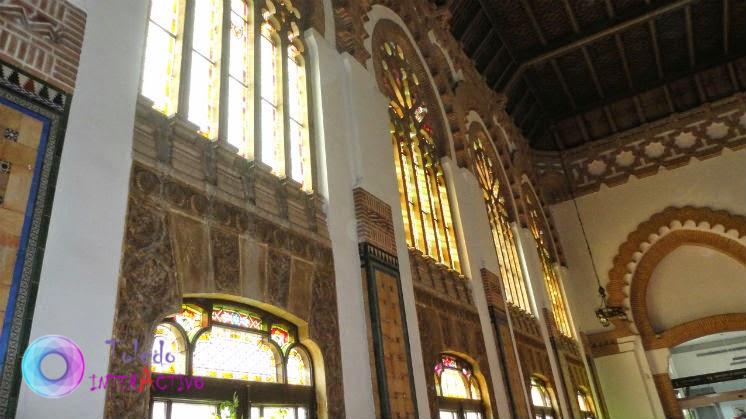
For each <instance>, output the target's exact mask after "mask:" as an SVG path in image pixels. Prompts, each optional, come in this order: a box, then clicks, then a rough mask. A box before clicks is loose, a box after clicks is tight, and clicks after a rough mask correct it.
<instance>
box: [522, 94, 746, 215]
mask: <svg viewBox="0 0 746 419" xmlns="http://www.w3.org/2000/svg"><path fill="white" fill-rule="evenodd" d="M744 145H746V95H744V94H743V93H739V94H736V95H733V96H731V97H729V98H726V99H723V100H721V101H718V102H714V103H710V104H707V105H704V106H701V107H699V108H697V109H694V110H692V111H689V112H685V113H681V114H678V115H675V116H673V117H671V118H666V119H664V120H662V121H658V122H655V123H651V124H648V125H646V126H643V127H640V129H635V130H631V131H628V132H625V133H622V134H620V135H618V136H614V137H611V138H609V139H608V140H604V141H599V142H597V143H593V144H590V145H588V146H584V147H580V148H578V149H577V150H572V151H568V152H565V154H564V158H565V165H566V167H567V170H568V172H569V178H570V179H571V181H572V186H573V189H574V191H575V193H576V194H586V193H590V192H595V191H597V190H598V189H599V188H600V187H601V185H602V184H604V185H607V186H616V185H620V184H623V183H625V182H627V180H628V179H629V177H630V176H636V177H638V178H641V177H645V176H650V175H654V174H656V173H657V172H658V170H659V169H661V168H666V169H673V168H676V167H680V166H684V165H686V164H688V163H689V162H690V161H691V159H692V158H693V157H694V158H697V159H699V160H703V159H706V158H710V157H714V156H717V155H719V154H720V153H721V152H722V150H723V149H724V148H729V149H731V150H736V149H739V148H741V147H743V146H744ZM533 154H534V165H535V168H536V171H537V173H538V176H539V178H540V179H541V184H542V189H543V191H544V193H545V199H546V200H547V201H549V202H552V203H554V202H561V201H564V200H567V199H569V194H568V193H567V188H566V177H565V175H564V174H563V173H562V163H561V161H560V158H559V155H558V154H557V153H551V152H534V153H533Z"/></svg>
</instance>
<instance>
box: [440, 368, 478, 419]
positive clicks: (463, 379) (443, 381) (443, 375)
mask: <svg viewBox="0 0 746 419" xmlns="http://www.w3.org/2000/svg"><path fill="white" fill-rule="evenodd" d="M434 375H435V390H436V393H437V394H438V410H439V414H440V419H482V418H483V417H484V416H483V408H482V392H481V391H480V389H479V383H478V382H477V379H476V378H475V377H474V373H473V372H472V368H471V366H470V365H469V364H468V363H467V362H466V361H463V360H461V359H459V358H457V357H455V356H452V355H441V357H440V361H439V362H438V363H437V364H436V365H435V374H434Z"/></svg>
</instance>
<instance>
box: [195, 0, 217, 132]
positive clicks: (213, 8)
mask: <svg viewBox="0 0 746 419" xmlns="http://www.w3.org/2000/svg"><path fill="white" fill-rule="evenodd" d="M222 4H223V2H222V1H221V0H194V29H193V31H192V37H193V39H192V51H191V54H192V58H191V74H190V79H189V120H190V121H191V122H193V123H195V124H196V125H197V126H198V127H199V131H200V133H201V134H203V135H204V136H206V137H208V138H215V136H217V134H218V105H219V96H220V66H219V63H220V45H221V36H220V35H221V31H220V29H221V24H222V20H223V13H222V9H223V8H222Z"/></svg>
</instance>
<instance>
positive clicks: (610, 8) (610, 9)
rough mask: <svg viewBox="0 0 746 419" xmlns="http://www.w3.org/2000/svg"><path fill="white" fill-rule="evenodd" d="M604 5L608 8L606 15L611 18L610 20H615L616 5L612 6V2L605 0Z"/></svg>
mask: <svg viewBox="0 0 746 419" xmlns="http://www.w3.org/2000/svg"><path fill="white" fill-rule="evenodd" d="M604 5H605V6H606V14H607V15H608V16H609V19H614V5H613V4H611V0H604Z"/></svg>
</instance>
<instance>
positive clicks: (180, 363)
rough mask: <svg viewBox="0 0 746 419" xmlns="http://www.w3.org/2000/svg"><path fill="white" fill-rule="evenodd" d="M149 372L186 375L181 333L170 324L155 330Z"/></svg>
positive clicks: (162, 325) (183, 344) (161, 325)
mask: <svg viewBox="0 0 746 419" xmlns="http://www.w3.org/2000/svg"><path fill="white" fill-rule="evenodd" d="M154 335H155V339H154V340H153V350H152V357H151V359H150V370H151V371H152V372H158V373H165V374H186V342H185V341H184V335H182V333H181V331H180V330H179V329H178V328H177V327H176V326H174V325H173V324H170V323H161V324H159V325H158V326H157V327H156V328H155V333H154Z"/></svg>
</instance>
